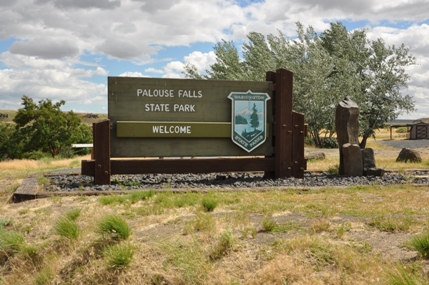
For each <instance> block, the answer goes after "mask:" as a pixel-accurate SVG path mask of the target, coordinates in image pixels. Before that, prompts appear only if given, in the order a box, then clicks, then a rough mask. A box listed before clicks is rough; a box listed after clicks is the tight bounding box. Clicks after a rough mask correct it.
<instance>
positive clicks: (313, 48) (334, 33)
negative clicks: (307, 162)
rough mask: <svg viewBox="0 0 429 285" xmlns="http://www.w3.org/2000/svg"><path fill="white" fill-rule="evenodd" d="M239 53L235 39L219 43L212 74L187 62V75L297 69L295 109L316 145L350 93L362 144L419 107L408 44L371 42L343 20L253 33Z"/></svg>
mask: <svg viewBox="0 0 429 285" xmlns="http://www.w3.org/2000/svg"><path fill="white" fill-rule="evenodd" d="M247 38H248V41H247V42H246V43H245V44H244V45H243V56H242V59H241V58H240V56H239V54H238V51H237V48H236V47H235V45H234V43H233V42H226V41H222V42H219V43H217V44H216V45H215V48H214V50H215V53H216V57H217V62H216V63H214V64H213V65H212V66H210V69H209V70H207V75H205V76H202V75H200V74H198V72H197V70H196V68H195V67H193V66H192V65H187V66H186V68H185V72H184V73H185V75H186V76H187V77H188V78H206V79H229V80H259V81H263V80H265V72H266V71H269V70H276V69H278V68H285V69H288V70H291V71H292V72H293V73H294V99H293V101H294V109H295V111H298V112H301V113H303V114H304V115H305V120H306V123H307V124H308V130H309V133H310V135H311V137H312V138H313V140H314V142H315V144H316V146H321V145H322V140H321V137H320V135H321V134H323V133H324V135H325V136H328V137H331V136H332V135H333V134H334V132H335V115H334V114H335V107H336V105H337V104H338V103H339V102H340V101H341V100H342V99H343V98H344V97H346V96H350V97H351V98H352V99H353V100H355V101H356V102H357V103H358V105H359V106H360V108H361V114H362V116H361V118H362V120H361V121H362V124H361V130H362V134H361V135H362V141H361V147H365V145H366V140H367V138H368V137H369V136H371V135H373V134H374V129H376V128H378V127H380V126H381V125H382V124H383V123H385V122H387V121H389V120H393V119H395V118H397V117H398V116H399V115H400V114H401V113H402V112H410V111H413V110H414V105H413V102H412V100H411V98H410V96H408V95H405V96H404V95H402V93H401V91H402V90H403V89H404V88H405V87H407V81H408V79H409V76H408V75H407V74H406V72H405V68H406V67H407V66H409V65H411V64H414V63H415V60H414V58H413V57H412V56H410V55H409V54H408V53H409V50H408V49H407V48H406V47H405V46H404V45H402V46H400V47H395V46H386V45H385V43H384V42H383V40H382V39H378V40H375V41H371V40H369V39H368V38H367V35H366V31H365V30H356V31H353V32H348V31H347V29H346V28H345V27H344V26H343V25H342V24H341V23H338V22H337V23H331V25H330V28H329V29H327V30H325V31H324V32H323V33H322V34H320V35H319V34H317V33H316V32H315V31H314V29H313V28H312V27H311V26H310V27H308V28H306V29H304V27H303V25H301V24H300V23H297V38H293V39H292V38H287V37H286V36H285V35H284V34H282V33H281V32H279V34H278V35H273V34H270V35H268V36H264V35H262V34H260V33H255V32H251V33H249V34H248V36H247Z"/></svg>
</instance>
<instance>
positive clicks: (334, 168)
mask: <svg viewBox="0 0 429 285" xmlns="http://www.w3.org/2000/svg"><path fill="white" fill-rule="evenodd" d="M327 172H328V174H330V175H338V173H339V172H340V166H339V165H338V164H335V165H334V166H330V167H329V168H328V170H327Z"/></svg>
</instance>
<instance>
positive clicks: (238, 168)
mask: <svg viewBox="0 0 429 285" xmlns="http://www.w3.org/2000/svg"><path fill="white" fill-rule="evenodd" d="M266 80H267V81H270V82H272V83H273V92H272V94H271V98H272V100H273V102H272V103H273V104H272V106H273V109H272V115H273V120H272V126H271V134H270V136H272V144H273V146H272V147H273V151H272V154H271V155H269V156H265V157H238V158H237V157H234V158H193V159H177V158H176V159H175V158H164V159H137V160H125V159H122V160H121V159H113V160H112V159H111V156H110V153H111V149H110V136H111V132H110V130H111V124H110V121H109V120H105V121H102V122H99V123H94V124H93V131H94V139H93V141H94V150H93V151H94V159H91V160H85V161H82V175H89V176H94V182H95V184H97V185H108V184H110V177H111V175H114V174H149V173H210V172H247V171H264V172H265V174H266V176H267V177H272V178H284V177H296V178H303V177H304V170H305V169H306V159H305V158H304V137H305V135H306V131H307V130H306V125H305V124H304V115H303V114H300V113H296V112H293V111H292V106H293V104H292V96H293V95H292V94H293V93H292V92H293V74H292V72H290V71H287V70H285V69H279V70H277V71H276V72H267V74H266ZM225 100H228V99H227V98H226V96H225ZM190 139H191V138H190ZM231 144H233V142H232V141H231Z"/></svg>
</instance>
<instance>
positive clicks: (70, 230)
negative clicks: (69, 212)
mask: <svg viewBox="0 0 429 285" xmlns="http://www.w3.org/2000/svg"><path fill="white" fill-rule="evenodd" d="M54 231H55V233H56V234H57V235H60V236H62V237H65V238H68V239H70V240H75V239H77V238H78V237H79V226H78V225H77V224H76V222H75V221H74V220H71V219H69V218H67V217H66V216H64V217H61V218H59V219H58V220H57V221H56V222H55V225H54Z"/></svg>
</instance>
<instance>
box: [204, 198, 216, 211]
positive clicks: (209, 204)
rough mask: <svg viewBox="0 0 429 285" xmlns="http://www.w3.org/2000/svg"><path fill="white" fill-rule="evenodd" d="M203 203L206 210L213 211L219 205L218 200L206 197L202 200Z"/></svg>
mask: <svg viewBox="0 0 429 285" xmlns="http://www.w3.org/2000/svg"><path fill="white" fill-rule="evenodd" d="M201 205H202V206H203V209H204V211H206V212H213V211H214V209H215V208H216V207H217V201H216V200H214V199H211V198H204V199H203V200H202V201H201Z"/></svg>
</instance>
